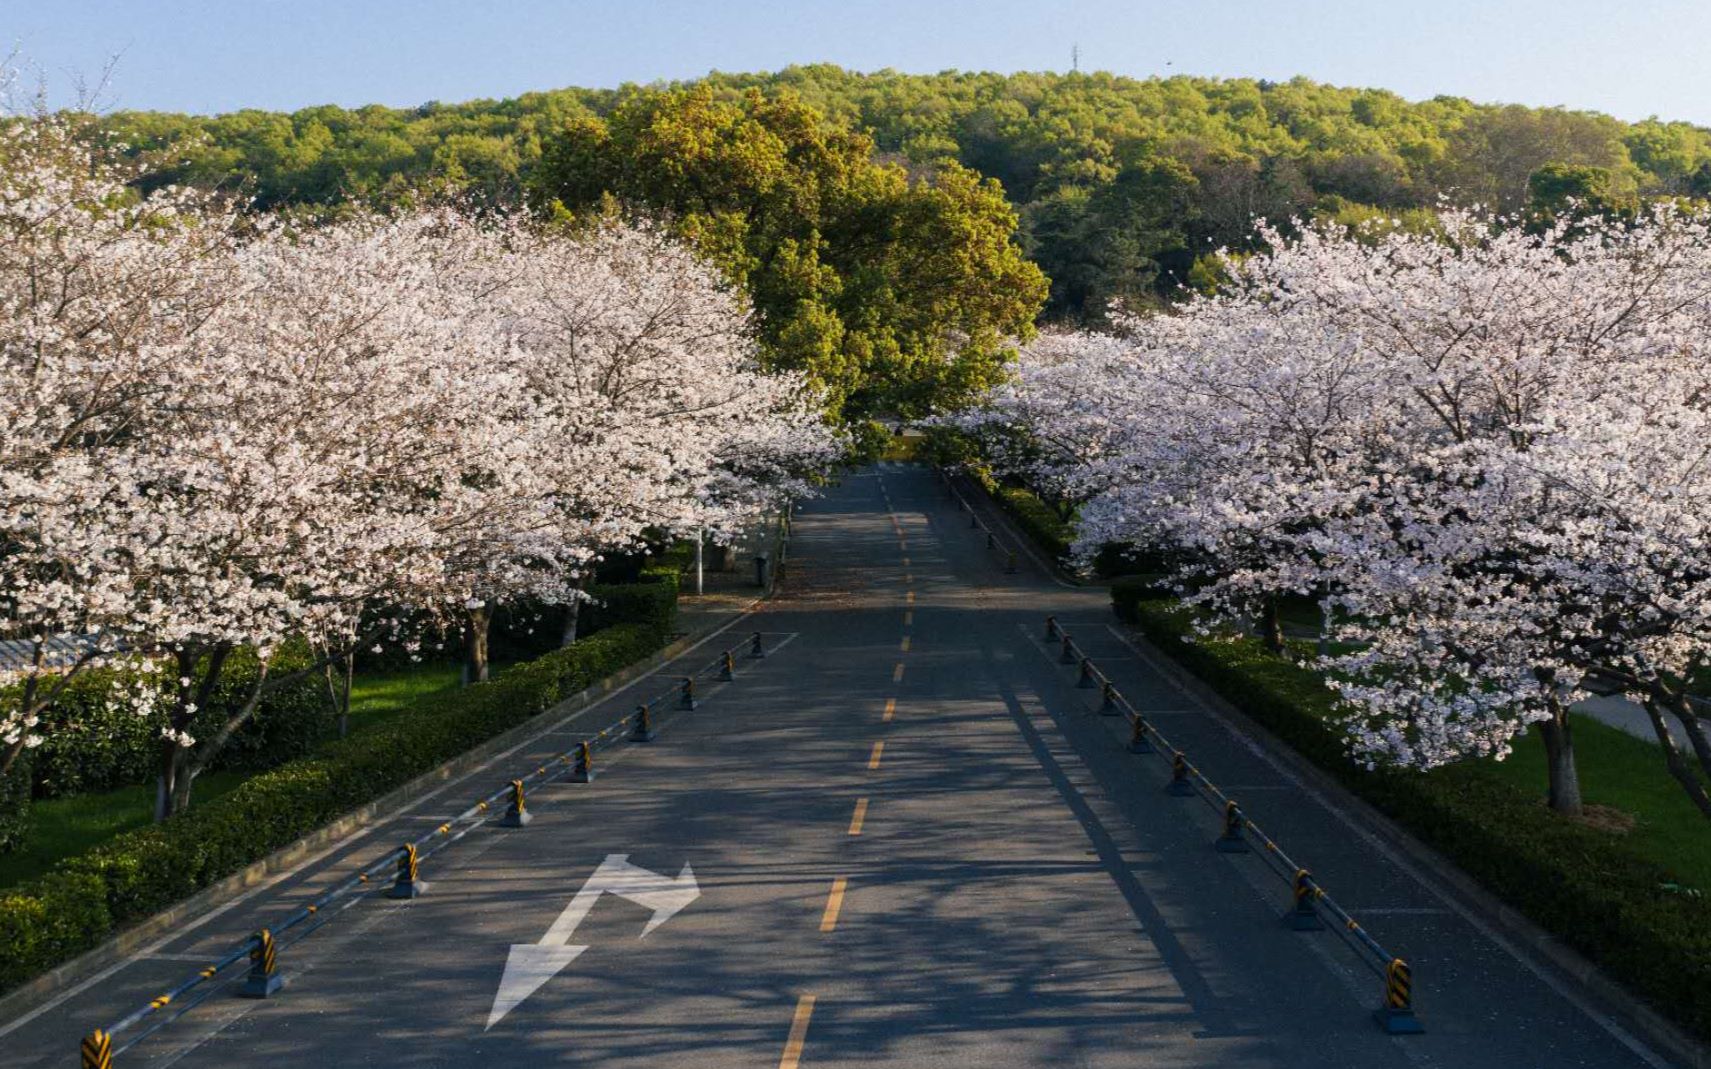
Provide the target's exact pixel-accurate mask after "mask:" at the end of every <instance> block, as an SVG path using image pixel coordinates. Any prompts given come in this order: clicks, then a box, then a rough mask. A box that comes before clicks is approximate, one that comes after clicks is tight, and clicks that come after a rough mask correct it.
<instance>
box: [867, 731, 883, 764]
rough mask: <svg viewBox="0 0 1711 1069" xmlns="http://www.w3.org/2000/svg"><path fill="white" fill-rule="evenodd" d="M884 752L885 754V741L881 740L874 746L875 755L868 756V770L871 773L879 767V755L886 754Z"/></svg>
mask: <svg viewBox="0 0 1711 1069" xmlns="http://www.w3.org/2000/svg"><path fill="white" fill-rule="evenodd" d="M884 752H885V740H884V739H880V740H879V741H878V742H876V743H874V744H873V753H871V754H869V755H868V758H867V770H868V771H869V772H872V771H873V770H874V769H876V768H878V767H879V755H880V754H882V753H884Z"/></svg>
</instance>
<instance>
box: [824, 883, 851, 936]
mask: <svg viewBox="0 0 1711 1069" xmlns="http://www.w3.org/2000/svg"><path fill="white" fill-rule="evenodd" d="M848 886H849V881H848V880H846V879H844V878H843V877H842V876H839V877H838V878H837V879H835V880H833V881H832V893H831V894H829V895H827V896H826V912H825V914H824V915H822V916H821V917H820V930H821V931H822V932H829V931H831V930H832V929H833V928H836V927H837V926H838V910H840V909H843V908H844V888H845V887H848Z"/></svg>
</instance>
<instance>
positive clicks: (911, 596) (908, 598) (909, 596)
mask: <svg viewBox="0 0 1711 1069" xmlns="http://www.w3.org/2000/svg"><path fill="white" fill-rule="evenodd" d="M903 600H904V601H905V602H908V603H909V604H910V605H913V604H915V592H914V591H913V590H911V591H909V592H908V593H906V594H904V595H903Z"/></svg>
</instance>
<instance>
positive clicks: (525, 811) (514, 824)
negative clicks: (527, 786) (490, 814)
mask: <svg viewBox="0 0 1711 1069" xmlns="http://www.w3.org/2000/svg"><path fill="white" fill-rule="evenodd" d="M533 819H535V818H534V817H533V816H532V815H531V814H530V813H529V807H528V806H527V805H526V804H524V800H523V781H522V780H520V779H514V780H512V781H511V800H510V802H509V803H508V804H507V805H506V806H505V815H504V816H502V817H500V818H499V826H500V827H501V828H521V827H522V826H523V825H525V824H527V823H528V822H529V821H531V820H533Z"/></svg>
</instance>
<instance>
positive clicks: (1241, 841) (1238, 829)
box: [1212, 801, 1249, 854]
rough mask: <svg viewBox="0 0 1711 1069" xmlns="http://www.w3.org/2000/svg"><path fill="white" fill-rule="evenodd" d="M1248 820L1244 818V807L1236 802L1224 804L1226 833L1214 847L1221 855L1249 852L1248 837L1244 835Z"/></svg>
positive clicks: (1219, 837) (1220, 836) (1224, 832)
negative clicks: (1243, 830) (1243, 831)
mask: <svg viewBox="0 0 1711 1069" xmlns="http://www.w3.org/2000/svg"><path fill="white" fill-rule="evenodd" d="M1246 824H1247V818H1246V817H1244V816H1242V807H1241V806H1239V805H1237V804H1236V803H1235V802H1234V801H1227V802H1225V803H1224V831H1223V833H1222V834H1221V835H1219V836H1218V840H1217V841H1216V842H1214V843H1213V844H1212V845H1213V847H1215V848H1216V849H1217V850H1218V852H1219V853H1221V854H1246V853H1248V852H1249V850H1248V839H1247V836H1245V835H1243V834H1242V828H1243V827H1244V826H1246Z"/></svg>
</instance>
